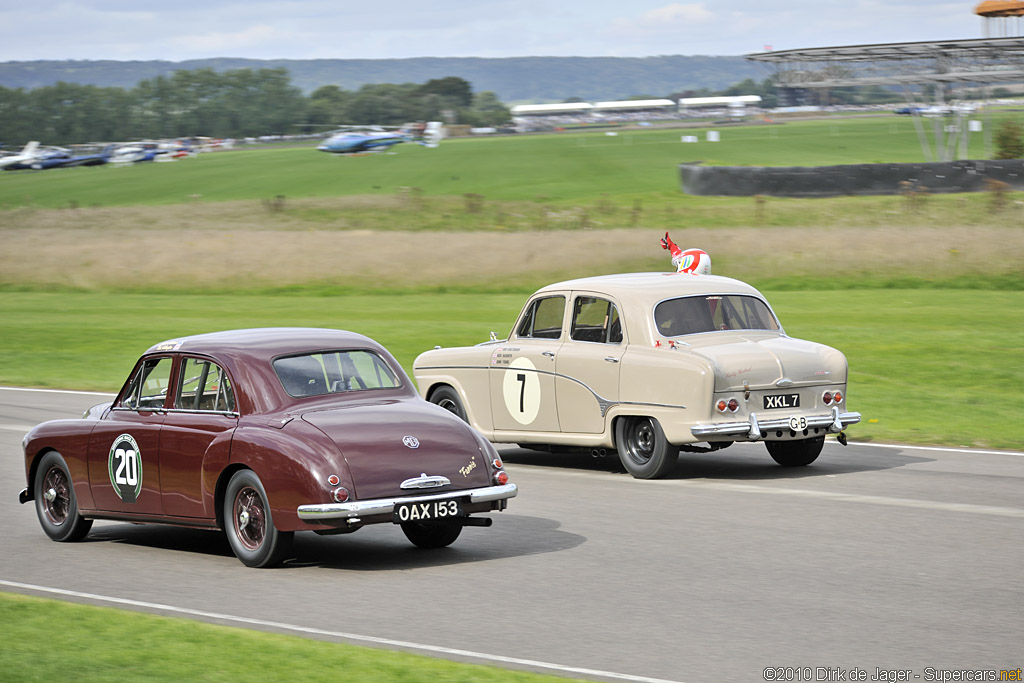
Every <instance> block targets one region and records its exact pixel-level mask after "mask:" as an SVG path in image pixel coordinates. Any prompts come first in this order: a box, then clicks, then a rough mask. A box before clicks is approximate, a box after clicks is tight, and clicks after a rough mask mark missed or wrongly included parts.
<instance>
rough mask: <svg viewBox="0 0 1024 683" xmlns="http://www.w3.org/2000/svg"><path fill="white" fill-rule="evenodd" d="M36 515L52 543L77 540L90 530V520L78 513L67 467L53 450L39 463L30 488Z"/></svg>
mask: <svg viewBox="0 0 1024 683" xmlns="http://www.w3.org/2000/svg"><path fill="white" fill-rule="evenodd" d="M32 492H33V496H32V497H33V498H34V499H35V501H36V516H37V517H39V524H40V526H42V527H43V531H44V532H46V535H47V536H49V537H50V538H52V539H53V540H55V541H78V540H81V539H82V538H85V535H86V534H88V533H89V529H91V528H92V520H91V519H85V518H84V517H82V515H80V514H79V513H78V499H77V498H76V497H75V487H74V484H73V483H72V481H71V475H70V474H69V470H68V465H67V463H66V462H64V458H63V457H62V456H61V454H60V453H58V452H56V451H50V452H49V453H47V454H46V455H44V456H43V458H42V460H40V461H39V467H38V468H37V471H36V476H35V481H34V482H33V486H32Z"/></svg>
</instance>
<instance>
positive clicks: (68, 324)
mask: <svg viewBox="0 0 1024 683" xmlns="http://www.w3.org/2000/svg"><path fill="white" fill-rule="evenodd" d="M767 295H768V297H769V299H770V300H771V301H772V302H773V305H774V307H775V309H776V312H777V313H778V315H779V317H780V318H781V320H782V323H783V325H784V326H785V328H786V332H787V333H789V334H790V335H792V336H796V337H801V338H806V339H812V340H814V341H819V342H822V343H825V344H829V345H831V346H835V347H836V348H838V349H840V350H842V351H843V352H844V353H845V354H846V355H847V359H848V360H849V363H850V368H851V375H850V382H849V388H848V397H849V401H848V405H849V407H850V408H851V409H853V410H857V411H860V412H861V413H863V414H864V418H865V419H864V422H863V423H862V424H860V425H857V426H855V427H852V428H851V429H850V431H849V434H850V437H851V438H852V439H853V440H862V441H865V440H878V441H896V442H906V443H918V444H945V445H954V446H959V445H968V446H984V447H994V448H1019V446H1020V436H1019V433H1018V428H1017V426H1018V425H1019V424H1022V423H1024V406H1022V405H1021V403H1020V401H1019V400H1017V398H1016V397H1017V396H1018V394H1019V391H1018V388H1019V387H1020V386H1021V384H1022V383H1024V292H1019V291H1014V292H998V291H992V290H949V289H944V290H931V289H910V290H907V289H857V290H827V291H778V292H767ZM525 298H526V297H525V296H524V295H522V294H446V295H436V294H404V295H346V296H329V297H323V296H308V295H280V296H266V295H230V296H229V295H212V294H211V295H188V296H175V295H119V294H92V293H64V294H54V293H14V292H10V293H6V294H4V295H3V296H2V297H0V321H2V323H0V335H2V338H3V340H4V341H3V343H2V345H0V384H5V385H16V386H42V387H59V388H79V389H96V390H103V391H116V390H117V389H118V388H120V383H121V382H122V381H123V380H124V379H125V377H126V375H127V373H128V372H129V370H130V369H131V367H132V365H133V364H134V362H135V360H136V359H137V358H138V356H139V354H141V353H142V352H143V351H145V350H146V349H147V348H149V347H150V346H151V345H153V344H155V343H157V342H159V341H163V340H165V339H171V338H174V337H176V336H182V335H186V334H195V333H199V332H209V331H214V330H220V329H231V328H239V327H260V326H291V325H295V326H312V327H340V328H343V329H351V330H355V331H358V332H361V333H364V334H367V335H369V336H371V337H373V338H375V339H377V340H378V341H380V342H381V343H383V344H384V345H385V346H386V347H388V348H389V349H390V350H391V352H392V353H393V354H394V355H395V357H396V358H398V360H399V362H401V363H402V365H403V366H404V367H405V368H406V370H407V371H410V372H411V367H412V361H413V359H415V357H416V356H417V355H418V354H419V353H422V352H423V351H425V350H427V349H430V348H432V347H433V346H434V345H435V344H439V345H442V346H455V345H466V344H475V343H477V342H480V341H484V340H486V339H487V337H488V334H489V332H490V331H492V330H493V331H495V332H497V333H498V334H499V335H500V336H502V337H504V336H505V335H506V334H507V333H508V330H509V328H510V327H511V324H512V322H513V320H514V318H515V316H516V314H517V313H518V312H519V308H520V306H521V305H522V303H523V301H524V300H525ZM113 312H116V313H113Z"/></svg>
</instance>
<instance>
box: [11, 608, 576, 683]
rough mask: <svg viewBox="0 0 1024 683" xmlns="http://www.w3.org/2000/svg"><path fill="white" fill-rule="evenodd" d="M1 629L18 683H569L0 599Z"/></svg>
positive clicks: (268, 635)
mask: <svg viewBox="0 0 1024 683" xmlns="http://www.w3.org/2000/svg"><path fill="white" fill-rule="evenodd" d="M0 624H2V625H3V626H4V648H3V654H2V655H0V668H2V669H3V672H4V673H3V679H4V680H5V681H12V682H13V681H50V680H54V678H55V677H56V678H59V679H60V680H68V681H70V680H75V681H131V680H149V681H241V680H248V679H252V678H254V677H255V678H256V679H258V680H260V681H336V680H338V679H339V677H340V678H343V679H344V680H349V681H379V682H382V683H383V682H392V681H393V682H395V683H401V682H408V681H437V682H444V683H456V682H461V681H465V682H470V681H472V682H473V683H488V682H489V681H494V682H495V683H499V682H500V683H505V682H506V681H518V682H521V683H543V682H544V681H564V680H566V679H564V678H557V677H554V676H545V675H541V674H534V673H529V672H522V671H511V670H508V669H499V668H496V667H489V666H481V665H477V664H462V663H459V662H452V661H447V660H443V659H435V658H432V657H425V656H422V655H415V654H409V653H404V652H393V651H388V650H375V649H373V648H367V647H359V646H356V645H347V644H344V643H329V642H320V641H316V640H310V639H307V638H301V637H298V636H286V635H279V634H275V633H265V632H262V631H251V630H246V629H241V628H233V627H228V626H218V625H214V624H206V623H202V622H196V621H191V620H188V619H179V618H170V617H162V616H155V615H151V614H139V613H136V612H127V611H123V610H118V609H113V608H108V607H94V606H90V605H79V604H73V603H67V602H60V601H56V600H45V599H42V598H36V597H29V596H24V595H17V594H12V593H0ZM54 624H60V628H54ZM126 645H129V647H127V648H126Z"/></svg>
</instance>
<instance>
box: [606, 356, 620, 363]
mask: <svg viewBox="0 0 1024 683" xmlns="http://www.w3.org/2000/svg"><path fill="white" fill-rule="evenodd" d="M604 359H605V360H606V361H608V362H609V363H618V362H619V359H618V358H616V357H615V356H605V357H604Z"/></svg>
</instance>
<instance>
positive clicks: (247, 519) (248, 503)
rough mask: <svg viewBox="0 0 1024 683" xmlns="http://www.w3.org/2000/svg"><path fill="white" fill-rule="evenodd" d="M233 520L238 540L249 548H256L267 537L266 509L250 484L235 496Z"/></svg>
mask: <svg viewBox="0 0 1024 683" xmlns="http://www.w3.org/2000/svg"><path fill="white" fill-rule="evenodd" d="M234 509H235V514H234V515H233V521H234V525H235V533H236V534H237V535H238V540H239V541H241V542H242V545H244V546H245V547H246V548H248V549H249V550H257V549H259V547H260V546H261V545H263V541H264V540H265V539H266V537H267V511H266V509H265V508H264V507H263V499H262V498H261V497H260V494H259V492H258V491H257V490H256V489H254V488H252V487H251V486H246V487H244V488H242V489H240V490H239V491H238V494H237V495H236V496H235V505H234Z"/></svg>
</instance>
